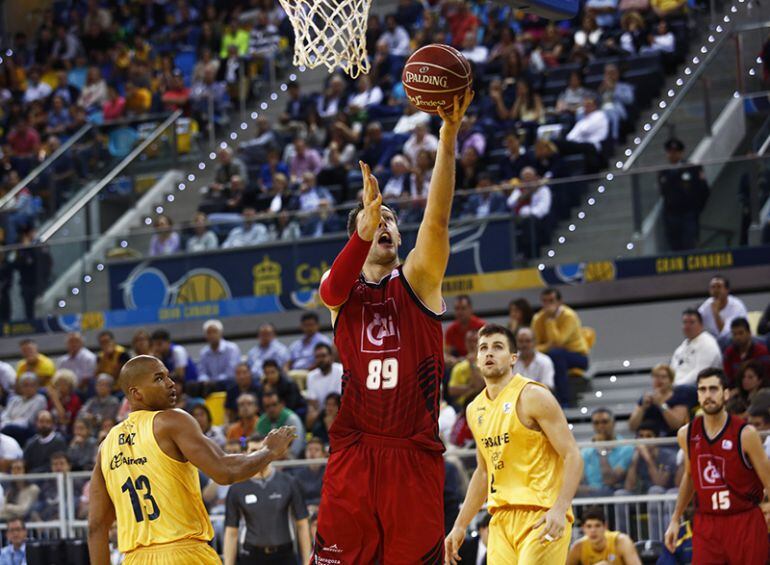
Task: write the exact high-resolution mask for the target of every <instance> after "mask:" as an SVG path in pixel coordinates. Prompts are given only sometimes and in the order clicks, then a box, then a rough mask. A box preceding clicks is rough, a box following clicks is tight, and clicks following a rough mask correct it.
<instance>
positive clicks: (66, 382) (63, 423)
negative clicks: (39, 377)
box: [47, 369, 83, 436]
mask: <svg viewBox="0 0 770 565" xmlns="http://www.w3.org/2000/svg"><path fill="white" fill-rule="evenodd" d="M76 386H77V376H76V375H75V373H73V372H72V371H70V370H69V369H59V370H58V371H56V373H55V374H54V376H53V379H51V384H49V385H48V389H47V393H48V410H50V411H51V414H52V415H53V418H54V421H55V422H56V427H57V429H58V430H59V431H60V432H61V433H62V434H64V435H66V436H69V435H70V432H72V423H73V422H74V421H75V418H76V417H77V415H78V412H80V408H81V407H82V406H83V403H82V402H81V401H80V397H79V396H78V395H77V394H75V387H76Z"/></svg>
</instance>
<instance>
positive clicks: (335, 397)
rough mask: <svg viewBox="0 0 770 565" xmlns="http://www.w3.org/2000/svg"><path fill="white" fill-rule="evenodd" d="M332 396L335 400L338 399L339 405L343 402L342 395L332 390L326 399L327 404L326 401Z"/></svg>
mask: <svg viewBox="0 0 770 565" xmlns="http://www.w3.org/2000/svg"><path fill="white" fill-rule="evenodd" d="M330 398H333V399H334V400H336V401H337V405H338V406H339V405H341V404H342V395H341V394H339V393H338V392H330V393H329V394H327V395H326V399H325V400H324V404H326V402H327V401H328V400H329V399H330Z"/></svg>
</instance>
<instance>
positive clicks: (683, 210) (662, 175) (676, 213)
mask: <svg viewBox="0 0 770 565" xmlns="http://www.w3.org/2000/svg"><path fill="white" fill-rule="evenodd" d="M665 149H666V158H667V159H668V162H669V164H670V165H671V166H672V168H671V169H669V170H666V171H660V172H659V173H658V188H659V190H660V195H661V197H662V198H663V229H664V232H665V235H666V241H667V242H668V246H669V248H670V249H671V251H684V250H687V249H695V248H696V247H697V245H698V237H699V231H700V219H699V218H700V214H701V212H702V211H703V209H704V208H705V207H706V201H707V200H708V197H709V187H708V184H707V183H706V177H705V175H704V173H703V169H702V168H701V167H700V166H698V165H687V162H686V161H685V160H684V143H682V142H681V141H680V140H678V139H676V138H671V139H669V140H668V141H666V144H665Z"/></svg>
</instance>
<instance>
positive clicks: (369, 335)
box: [361, 298, 401, 353]
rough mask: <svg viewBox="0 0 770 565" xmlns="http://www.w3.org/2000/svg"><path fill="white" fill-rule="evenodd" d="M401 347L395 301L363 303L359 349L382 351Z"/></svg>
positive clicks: (374, 351)
mask: <svg viewBox="0 0 770 565" xmlns="http://www.w3.org/2000/svg"><path fill="white" fill-rule="evenodd" d="M400 348H401V343H400V336H399V330H398V309H397V308H396V302H395V300H393V299H392V298H388V299H387V300H386V301H385V302H377V303H364V305H363V309H362V310H361V351H363V352H364V353H383V352H388V351H398V350H399V349H400Z"/></svg>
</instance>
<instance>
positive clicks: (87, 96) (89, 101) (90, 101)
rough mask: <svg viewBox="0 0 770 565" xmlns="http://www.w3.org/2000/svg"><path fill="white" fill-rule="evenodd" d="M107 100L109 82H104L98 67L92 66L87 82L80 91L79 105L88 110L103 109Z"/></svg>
mask: <svg viewBox="0 0 770 565" xmlns="http://www.w3.org/2000/svg"><path fill="white" fill-rule="evenodd" d="M105 102H107V83H106V82H104V79H103V78H102V73H101V71H100V70H99V68H98V67H90V68H89V69H88V75H87V77H86V84H85V86H84V87H83V90H82V91H81V92H80V98H79V99H78V106H80V107H81V108H84V109H85V110H86V112H93V111H96V110H101V109H102V106H103V105H104V103H105Z"/></svg>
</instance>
